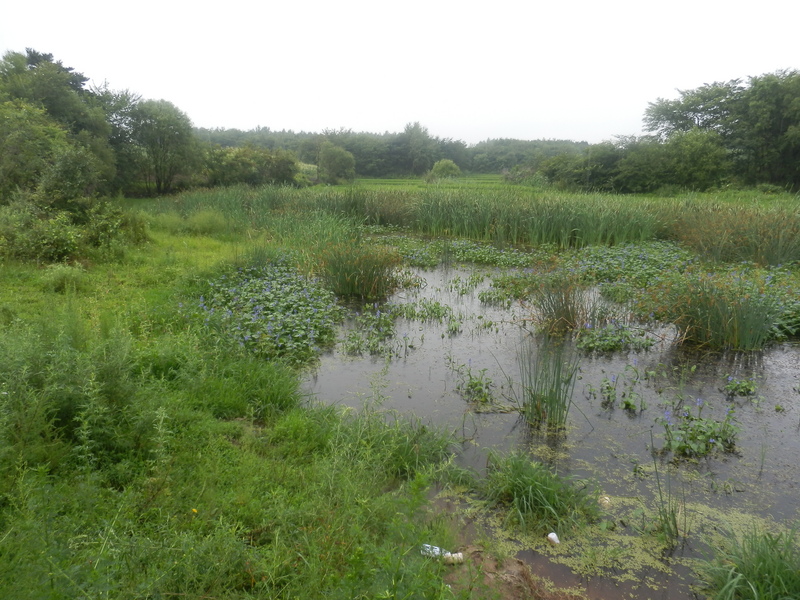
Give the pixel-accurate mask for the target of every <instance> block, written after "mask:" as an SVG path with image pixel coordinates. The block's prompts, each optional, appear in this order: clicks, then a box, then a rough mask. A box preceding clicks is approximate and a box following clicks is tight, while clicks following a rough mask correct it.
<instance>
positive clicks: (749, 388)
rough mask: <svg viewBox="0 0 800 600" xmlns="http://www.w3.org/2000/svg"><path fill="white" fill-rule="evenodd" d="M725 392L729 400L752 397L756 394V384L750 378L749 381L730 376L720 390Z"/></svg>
mask: <svg viewBox="0 0 800 600" xmlns="http://www.w3.org/2000/svg"><path fill="white" fill-rule="evenodd" d="M720 391H723V392H725V395H726V396H728V398H734V397H735V396H752V395H753V394H755V393H756V382H755V380H754V379H753V378H752V377H750V378H748V379H736V378H735V377H733V376H732V375H728V377H727V379H726V380H725V385H724V386H723V388H722V389H721V390H720Z"/></svg>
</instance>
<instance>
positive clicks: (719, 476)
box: [305, 267, 800, 600]
mask: <svg viewBox="0 0 800 600" xmlns="http://www.w3.org/2000/svg"><path fill="white" fill-rule="evenodd" d="M491 272H492V271H491V270H487V269H481V268H478V267H476V268H451V269H442V268H440V269H435V270H424V271H422V270H421V271H417V272H416V273H417V274H418V275H419V276H420V277H421V278H423V279H424V281H425V285H424V286H422V287H421V288H419V289H414V290H405V291H403V292H402V293H399V294H397V295H396V296H395V297H393V298H391V300H390V301H391V302H392V303H396V304H400V303H411V302H420V301H421V300H422V299H428V300H435V301H438V302H439V303H441V304H444V305H447V306H449V307H451V308H452V310H453V311H454V314H455V316H456V317H457V322H458V323H460V331H459V332H458V333H455V334H454V333H453V326H452V325H451V326H448V325H447V323H441V324H440V323H433V322H426V323H421V322H419V321H409V320H406V319H402V318H401V319H398V320H397V322H396V335H395V337H394V339H393V341H392V342H389V343H390V344H392V356H391V357H390V358H388V359H387V358H384V357H382V356H364V357H353V356H348V355H346V354H344V353H343V352H342V350H341V348H338V347H337V349H336V350H335V351H334V352H331V353H328V354H326V355H324V356H322V358H321V361H320V364H319V365H318V368H317V369H316V370H315V371H314V372H313V373H312V374H311V375H310V376H309V377H308V379H307V381H306V382H305V389H306V390H307V391H308V392H310V393H312V394H314V395H315V396H316V397H317V398H318V399H319V400H320V401H322V402H325V403H335V404H342V405H348V406H353V407H355V408H358V407H360V406H362V405H363V403H364V402H365V401H367V400H371V401H379V402H380V403H381V404H382V406H383V407H385V408H388V409H395V410H398V411H400V412H403V413H412V414H414V415H416V416H417V417H419V418H420V419H422V420H423V422H430V423H433V424H436V425H439V426H442V427H446V428H448V429H449V430H451V431H454V432H456V434H457V435H459V436H460V437H461V438H462V439H465V440H467V441H466V442H465V443H464V444H463V449H462V451H461V452H460V453H459V456H458V461H459V462H460V464H462V465H464V466H469V467H471V468H474V469H476V470H478V471H481V470H482V469H483V468H484V466H485V463H486V456H487V450H488V449H490V448H494V449H499V450H503V451H508V450H512V449H524V450H526V451H527V452H529V453H530V455H531V457H532V458H533V459H536V460H539V461H542V462H547V463H548V464H550V465H551V466H552V467H553V468H555V469H557V470H558V472H559V473H561V474H565V475H573V476H576V477H579V478H588V479H591V480H593V481H595V482H597V483H598V485H599V486H600V487H601V489H602V494H603V495H605V496H608V497H609V499H610V501H611V504H612V505H613V506H614V509H612V510H611V511H610V515H609V518H610V519H611V520H613V521H614V522H615V523H616V524H617V531H616V532H615V534H619V535H620V536H623V535H627V536H629V537H630V538H631V540H637V541H636V543H640V542H641V541H642V540H643V541H644V542H647V538H650V537H652V536H650V535H648V534H647V533H641V532H640V531H638V530H637V523H636V520H637V519H640V520H641V521H642V525H645V520H646V518H645V517H641V516H639V517H636V516H631V515H637V514H639V513H642V512H643V511H644V514H645V515H646V514H648V511H653V510H655V506H656V505H655V501H656V498H655V497H654V489H655V477H654V473H655V468H654V461H653V455H652V454H651V452H650V448H651V434H652V439H653V440H654V442H655V446H656V447H657V448H660V447H661V446H663V443H664V427H663V424H661V422H660V421H659V420H658V419H660V418H664V416H665V415H664V413H665V410H666V409H667V408H670V405H671V404H674V403H675V399H676V398H678V397H682V398H684V406H696V403H697V399H698V398H700V399H701V400H702V405H703V412H702V416H703V417H713V418H714V419H717V420H722V419H724V417H725V414H726V413H727V411H728V410H729V409H730V408H731V407H733V408H734V410H735V418H736V421H737V422H738V426H739V427H740V431H739V433H738V436H737V438H736V451H735V453H718V454H713V455H711V456H708V457H704V458H701V459H699V460H696V461H681V462H680V466H679V468H678V469H674V468H670V465H669V464H668V463H666V462H659V464H658V469H659V472H660V476H661V477H662V483H663V482H664V480H665V479H664V478H668V480H669V482H670V485H671V489H672V493H673V494H675V495H676V496H679V497H680V502H681V505H682V510H683V511H684V513H683V515H684V516H683V518H684V521H685V526H686V528H687V529H689V534H688V536H687V541H686V543H684V544H682V545H680V546H679V547H678V548H677V549H676V551H675V552H674V554H672V556H669V557H663V558H661V565H662V566H663V565H665V564H666V565H668V566H669V569H668V570H665V569H662V568H660V567H659V565H658V564H656V563H658V560H656V563H654V564H653V565H648V564H644V565H641V566H638V567H636V568H633V569H630V568H629V566H630V565H627V564H624V565H622V564H620V565H618V566H614V564H613V561H611V563H609V564H610V565H611V566H610V567H609V566H606V567H604V568H603V569H600V570H601V571H602V572H603V573H604V574H603V575H592V574H590V573H589V571H588V570H586V569H584V568H583V567H582V566H581V565H583V566H585V565H586V563H591V560H589V559H588V558H587V557H586V556H585V555H584V556H580V557H579V558H578V560H577V562H578V563H580V564H579V565H578V566H576V564H575V560H576V559H575V556H573V557H572V558H571V559H570V558H568V557H565V556H561V555H559V554H554V553H553V551H552V549H548V548H547V546H546V544H543V543H542V541H541V540H535V541H528V540H524V539H521V538H517V539H516V540H515V542H514V543H515V544H516V545H514V546H513V548H514V551H515V552H516V556H517V557H518V558H521V559H523V560H525V561H526V562H528V563H529V564H530V565H531V567H532V569H533V571H534V573H537V574H542V575H547V576H549V577H550V578H551V579H553V581H554V582H555V583H557V584H563V585H566V586H575V585H578V586H581V587H582V588H583V589H584V590H585V593H586V594H587V597H589V598H603V599H605V600H612V599H617V598H619V599H622V598H630V597H638V598H653V599H656V598H658V599H664V600H683V599H688V598H695V597H696V595H695V594H694V593H693V592H692V590H691V587H690V586H691V584H692V583H693V582H694V577H693V575H692V572H691V560H692V559H697V558H701V557H702V552H703V551H704V549H706V545H705V542H706V540H707V539H708V538H709V537H710V536H714V535H716V534H717V533H718V531H719V529H720V528H722V527H725V526H728V525H730V524H731V523H735V522H747V523H749V522H750V521H751V520H752V519H754V518H763V519H767V520H775V521H778V522H790V521H792V520H795V519H797V518H798V517H800V513H799V512H798V503H797V497H798V492H799V491H800V490H798V482H800V461H798V456H800V394H798V391H797V388H798V386H800V379H798V376H799V375H800V348H798V346H796V345H789V344H784V345H779V346H775V347H773V348H770V349H769V350H767V351H764V352H761V353H752V354H749V355H742V354H730V355H722V356H720V355H716V356H713V357H709V356H697V355H692V354H690V353H687V352H685V351H682V350H680V349H677V348H675V347H674V345H672V344H671V343H670V336H669V335H668V332H664V331H662V332H661V333H662V334H664V335H663V338H664V341H662V342H660V343H658V344H656V345H655V346H654V347H653V348H651V349H650V350H647V351H639V352H627V353H614V354H611V355H600V356H597V355H587V354H586V353H582V354H581V361H580V371H579V379H578V381H577V382H576V385H575V390H574V393H573V397H572V401H573V406H572V408H571V410H570V413H569V421H568V427H567V432H566V434H565V435H564V436H562V437H561V438H559V439H555V440H554V439H552V438H548V436H546V435H544V434H542V433H540V432H537V431H535V430H532V429H531V427H530V426H529V425H527V424H526V423H525V422H524V421H523V420H522V419H521V418H520V416H519V414H518V413H517V412H514V411H509V408H510V407H511V405H513V402H514V401H513V390H514V385H518V384H516V382H518V381H519V379H520V373H519V366H518V355H519V353H520V351H521V349H522V348H523V346H524V345H525V344H528V343H530V341H531V335H530V331H529V330H528V329H526V325H525V320H524V319H525V317H527V316H528V313H527V311H526V310H525V309H524V308H523V307H521V306H513V307H511V308H509V309H504V308H498V307H492V306H486V305H484V304H482V303H481V302H480V301H479V299H478V294H479V292H480V291H481V290H484V289H487V288H488V287H489V285H490V278H489V277H486V278H484V279H483V280H482V281H481V282H480V283H479V284H477V285H472V286H467V285H465V282H467V281H472V282H473V284H474V283H475V282H476V281H477V280H478V279H480V277H479V276H480V275H482V274H490V273H491ZM471 276H472V279H470V277H471ZM692 367H694V369H692ZM468 374H469V375H470V377H468V376H467V375H468ZM654 374H655V375H654ZM664 374H666V377H665V376H664ZM729 375H731V376H733V377H735V378H737V379H745V378H753V379H754V381H755V383H756V393H755V395H753V396H750V397H735V398H733V399H732V400H731V399H729V398H727V397H726V394H725V393H724V391H721V390H720V388H722V387H723V386H724V385H725V382H726V381H727V377H728V376H729ZM470 379H472V380H474V379H480V381H481V382H482V384H483V387H482V389H485V390H488V392H489V393H490V395H491V396H492V397H493V398H494V401H495V405H492V404H489V403H476V402H470V401H468V400H466V399H465V397H464V393H463V392H464V389H465V385H466V382H467V381H469V380H470ZM604 380H608V381H613V382H614V386H615V392H616V396H617V399H616V401H615V402H613V407H609V406H608V403H604V402H603V396H602V394H601V393H600V390H601V389H602V385H603V382H604ZM623 394H625V395H626V397H629V398H633V399H635V401H634V402H635V404H636V405H637V410H636V411H626V410H623V409H622V408H621V400H622V395H623ZM691 403H695V404H691ZM640 409H641V410H640ZM637 511H638V512H637ZM562 546H565V548H566V549H565V550H564V552H565V553H567V554H568V553H569V552H572V553H573V554H575V555H578V554H580V553H584V554H585V553H586V549H585V548H583V547H579V546H575V547H572V549H571V550H570V547H569V545H568V544H566V545H564V544H562ZM631 552H632V553H634V552H635V551H633V550H632V551H631ZM636 552H641V551H640V550H637V551H636ZM623 555H624V554H623ZM656 559H659V557H656ZM597 560H598V561H599V563H598V564H605V563H603V562H602V561H603V557H597ZM619 560H623V561H634V562H635V559H633V558H623V559H619ZM628 571H630V572H635V573H637V575H636V576H637V577H638V579H637V580H636V581H627V580H626V579H625V577H621V576H619V575H620V573H626V572H628Z"/></svg>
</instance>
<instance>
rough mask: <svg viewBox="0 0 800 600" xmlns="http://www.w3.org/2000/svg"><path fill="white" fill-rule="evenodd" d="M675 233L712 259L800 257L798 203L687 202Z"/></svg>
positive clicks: (776, 261)
mask: <svg viewBox="0 0 800 600" xmlns="http://www.w3.org/2000/svg"><path fill="white" fill-rule="evenodd" d="M681 208H682V210H681V212H680V213H678V214H679V217H678V222H677V226H676V227H675V230H674V231H675V237H676V239H678V240H679V241H680V242H681V243H683V244H685V245H686V246H688V247H690V248H692V249H693V250H695V251H696V252H698V253H699V254H701V255H703V256H705V257H706V258H708V259H711V260H715V261H721V262H743V261H751V262H755V263H757V264H760V265H780V264H789V263H792V262H796V261H800V211H799V210H798V209H797V207H796V206H791V205H790V206H785V205H778V206H758V205H755V206H753V205H746V204H733V205H713V204H712V205H707V204H703V203H701V202H697V203H686V204H684V205H682V207H681Z"/></svg>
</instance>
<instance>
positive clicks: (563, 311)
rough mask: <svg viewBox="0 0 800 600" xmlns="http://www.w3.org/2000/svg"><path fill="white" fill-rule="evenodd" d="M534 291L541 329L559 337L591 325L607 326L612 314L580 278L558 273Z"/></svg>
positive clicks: (535, 313)
mask: <svg viewBox="0 0 800 600" xmlns="http://www.w3.org/2000/svg"><path fill="white" fill-rule="evenodd" d="M536 283H537V285H535V286H534V287H532V288H531V303H532V305H533V311H532V317H533V319H534V321H535V322H536V323H537V326H538V328H539V329H540V330H542V331H544V332H545V333H547V334H548V335H551V336H558V335H565V334H566V333H568V332H573V331H576V330H579V329H581V328H582V327H585V326H586V324H590V325H591V326H593V327H598V326H603V325H605V323H606V322H607V320H608V317H609V311H608V309H607V308H606V307H605V306H604V305H603V303H602V301H601V299H600V297H599V295H598V294H596V293H594V292H593V291H592V290H590V289H588V288H587V287H586V286H585V285H583V284H582V283H581V282H580V281H579V279H578V277H577V276H574V275H569V274H564V273H560V272H554V273H551V274H548V275H544V276H542V277H540V278H538V280H537V281H536Z"/></svg>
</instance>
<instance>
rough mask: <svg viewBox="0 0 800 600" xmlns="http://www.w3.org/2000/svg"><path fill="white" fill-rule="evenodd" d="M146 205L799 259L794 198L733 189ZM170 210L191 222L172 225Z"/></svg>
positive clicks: (378, 193) (449, 189) (240, 189)
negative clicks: (728, 194)
mask: <svg viewBox="0 0 800 600" xmlns="http://www.w3.org/2000/svg"><path fill="white" fill-rule="evenodd" d="M151 212H156V213H158V214H159V215H160V216H159V217H158V219H161V221H162V222H163V223H167V222H168V221H169V220H170V219H171V220H172V225H171V227H173V228H175V227H176V226H179V227H183V228H185V229H188V230H195V231H197V232H199V233H203V232H204V231H206V230H208V231H210V232H211V233H220V230H221V229H224V227H227V228H228V229H230V231H231V232H240V231H249V230H253V229H255V230H263V229H267V228H270V227H271V226H272V224H273V221H274V219H275V215H276V214H287V215H293V216H294V218H297V217H298V215H302V216H303V217H305V215H307V214H308V213H316V212H325V213H329V214H335V215H339V216H345V217H348V218H350V219H352V220H353V221H354V222H356V223H359V224H369V225H381V226H392V227H402V228H409V229H411V230H413V231H415V232H417V233H420V234H424V235H431V236H437V237H463V238H468V239H471V240H475V241H484V242H491V243H494V244H498V245H506V244H510V245H531V246H536V245H542V244H549V245H555V246H557V247H560V248H580V247H585V246H593V245H605V246H611V245H621V244H625V243H639V242H644V241H653V240H672V241H677V242H679V243H681V244H682V245H685V246H687V247H689V248H691V249H693V250H695V251H696V252H698V253H700V254H701V255H703V256H705V257H707V258H708V259H711V260H718V261H726V262H740V261H751V262H755V263H757V264H762V265H777V264H788V263H791V262H795V261H798V260H800V210H798V208H797V206H796V202H789V201H780V202H779V201H773V202H768V201H765V200H763V199H760V198H759V199H753V198H750V200H749V201H747V200H745V199H744V198H740V197H738V196H737V197H736V199H733V200H732V199H727V198H722V197H720V198H718V197H716V196H713V195H703V196H699V195H692V196H689V197H683V198H642V197H633V196H619V195H610V194H605V195H603V194H569V193H555V192H552V191H549V190H548V191H541V190H533V189H529V188H524V187H519V186H499V185H498V186H491V187H483V188H481V187H476V186H470V185H462V186H458V185H449V186H434V185H430V186H425V187H417V188H415V187H412V186H408V187H398V186H388V187H377V186H358V185H355V186H341V187H314V188H306V189H296V188H290V187H277V186H262V187H258V188H248V187H245V186H236V187H230V188H219V189H214V190H197V191H192V192H186V193H184V194H180V195H178V196H174V197H171V198H165V199H161V200H159V201H157V202H156V204H155V207H154V209H153V211H151ZM198 213H200V215H201V216H197V214H198ZM169 215H172V216H169ZM175 215H177V216H178V217H179V218H180V219H182V220H184V221H191V223H189V222H186V223H183V224H179V223H176V222H175ZM192 215H195V216H194V217H193V216H192ZM203 215H204V216H203Z"/></svg>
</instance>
